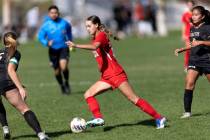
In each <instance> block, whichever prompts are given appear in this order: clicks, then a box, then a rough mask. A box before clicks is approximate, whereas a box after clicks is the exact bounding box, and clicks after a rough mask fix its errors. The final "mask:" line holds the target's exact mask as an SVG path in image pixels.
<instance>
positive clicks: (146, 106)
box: [136, 99, 162, 119]
mask: <svg viewBox="0 0 210 140" xmlns="http://www.w3.org/2000/svg"><path fill="white" fill-rule="evenodd" d="M136 106H138V107H139V108H140V109H141V110H142V111H144V112H145V113H147V114H148V115H150V116H152V117H153V118H154V119H160V118H162V117H161V115H160V114H158V113H157V111H156V110H155V109H154V108H153V107H152V106H151V105H150V104H149V103H148V102H147V101H145V100H143V99H139V100H138V101H137V103H136Z"/></svg>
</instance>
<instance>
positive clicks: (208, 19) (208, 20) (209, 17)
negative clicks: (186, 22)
mask: <svg viewBox="0 0 210 140" xmlns="http://www.w3.org/2000/svg"><path fill="white" fill-rule="evenodd" d="M194 10H198V11H199V12H200V14H201V15H202V16H204V19H203V20H202V21H203V22H205V24H210V12H209V11H208V10H206V9H205V8H204V7H203V6H195V7H193V9H192V11H194ZM191 21H192V18H191Z"/></svg>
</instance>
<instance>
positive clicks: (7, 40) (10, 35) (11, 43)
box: [3, 31, 18, 48]
mask: <svg viewBox="0 0 210 140" xmlns="http://www.w3.org/2000/svg"><path fill="white" fill-rule="evenodd" d="M3 43H4V46H5V47H8V48H11V47H16V46H17V44H18V42H17V35H16V33H14V32H11V31H9V32H6V33H5V34H4V35H3Z"/></svg>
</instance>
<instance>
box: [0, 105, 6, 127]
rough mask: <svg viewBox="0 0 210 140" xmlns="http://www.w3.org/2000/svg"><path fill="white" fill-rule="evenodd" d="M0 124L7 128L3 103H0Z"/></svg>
mask: <svg viewBox="0 0 210 140" xmlns="http://www.w3.org/2000/svg"><path fill="white" fill-rule="evenodd" d="M0 123H1V125H2V127H3V126H8V123H7V115H6V110H5V108H4V105H3V103H2V102H1V101H0Z"/></svg>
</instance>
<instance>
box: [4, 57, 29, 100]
mask: <svg viewBox="0 0 210 140" xmlns="http://www.w3.org/2000/svg"><path fill="white" fill-rule="evenodd" d="M17 63H18V62H17V61H16V60H15V59H13V58H12V59H11V60H10V62H9V64H8V70H7V71H8V74H9V77H10V78H11V80H12V81H13V83H14V84H15V86H16V87H17V88H18V90H19V92H20V94H21V97H22V99H23V100H24V99H25V98H26V91H25V89H24V87H23V86H22V84H21V81H20V78H19V76H18V74H17V72H16V68H17V66H18V64H17Z"/></svg>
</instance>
